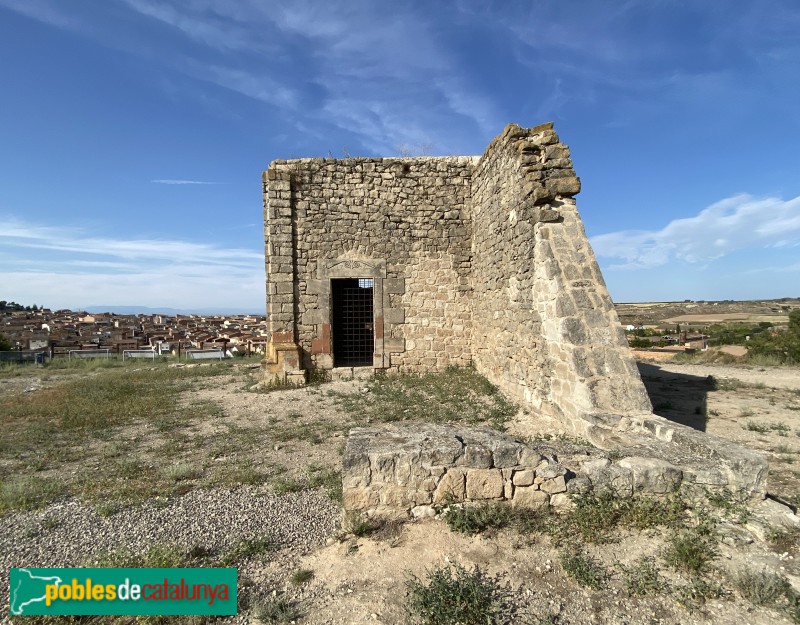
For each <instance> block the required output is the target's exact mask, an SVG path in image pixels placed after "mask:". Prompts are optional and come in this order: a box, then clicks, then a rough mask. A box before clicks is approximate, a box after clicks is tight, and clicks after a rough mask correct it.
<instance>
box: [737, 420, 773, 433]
mask: <svg viewBox="0 0 800 625" xmlns="http://www.w3.org/2000/svg"><path fill="white" fill-rule="evenodd" d="M743 427H744V429H745V430H747V431H748V432H758V433H759V434H766V433H767V432H769V426H767V425H763V424H761V423H756V422H755V421H748V422H747V425H745V426H743Z"/></svg>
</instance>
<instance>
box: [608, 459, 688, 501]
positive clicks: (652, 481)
mask: <svg viewBox="0 0 800 625" xmlns="http://www.w3.org/2000/svg"><path fill="white" fill-rule="evenodd" d="M617 464H618V465H619V466H621V467H624V468H626V469H630V470H631V472H632V473H633V488H634V490H635V491H637V492H639V491H641V492H645V493H656V494H665V493H671V492H674V491H676V490H678V488H679V487H680V485H681V480H682V479H683V472H682V471H681V470H680V469H679V468H678V467H676V466H675V465H673V464H670V463H669V462H667V461H666V460H660V459H658V458H641V457H629V458H623V459H622V460H620V461H619V462H618V463H617Z"/></svg>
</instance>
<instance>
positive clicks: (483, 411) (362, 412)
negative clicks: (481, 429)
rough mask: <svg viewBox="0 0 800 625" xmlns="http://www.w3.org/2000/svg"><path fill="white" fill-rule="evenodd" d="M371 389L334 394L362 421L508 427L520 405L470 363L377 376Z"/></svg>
mask: <svg viewBox="0 0 800 625" xmlns="http://www.w3.org/2000/svg"><path fill="white" fill-rule="evenodd" d="M368 389H369V392H366V393H365V392H357V393H334V392H331V393H329V395H330V396H331V397H333V398H334V400H335V401H336V402H337V403H338V404H339V406H341V407H342V408H343V409H344V410H345V412H348V413H350V414H351V415H352V416H353V417H354V418H355V419H356V421H357V422H359V423H362V422H365V421H368V422H370V423H385V422H391V421H414V420H419V421H426V422H432V423H445V422H450V421H458V422H466V423H473V424H474V423H490V424H491V425H492V426H493V427H495V428H496V429H503V427H504V424H505V422H506V421H507V420H508V419H510V418H511V417H512V416H514V415H515V414H516V411H517V409H516V407H515V406H514V405H513V404H511V403H510V402H509V401H508V400H506V399H505V398H504V397H503V395H502V394H501V393H500V392H499V391H498V390H497V388H496V387H495V386H494V385H493V384H491V383H490V382H489V381H488V380H486V378H484V377H483V376H481V375H480V374H478V373H477V372H476V371H475V370H474V369H473V368H471V367H463V368H460V367H447V369H445V370H444V371H443V372H440V373H426V374H421V375H414V374H403V375H387V376H377V377H375V378H374V379H373V380H372V381H371V382H370V383H369V385H368Z"/></svg>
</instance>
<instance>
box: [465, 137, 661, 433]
mask: <svg viewBox="0 0 800 625" xmlns="http://www.w3.org/2000/svg"><path fill="white" fill-rule="evenodd" d="M579 190H580V181H579V180H578V178H577V177H576V176H575V172H574V171H573V169H572V161H571V159H570V154H569V148H567V146H565V145H563V144H561V143H560V141H559V139H558V136H557V135H556V133H555V131H554V130H553V128H552V124H543V125H541V126H537V127H535V128H530V129H524V128H520V127H519V126H516V125H513V124H512V125H509V126H508V127H506V129H505V131H504V132H503V133H502V134H501V135H499V136H498V137H497V138H496V139H495V140H494V141H493V142H492V143H491V144H490V145H489V147H488V148H487V149H486V152H485V153H484V155H483V157H482V158H481V160H480V162H479V164H478V166H477V168H476V170H475V173H474V174H473V182H472V217H473V233H474V234H473V239H472V254H473V266H472V278H473V289H474V292H473V326H474V332H473V360H474V362H475V364H476V367H477V368H478V370H479V371H480V372H481V373H483V374H484V375H486V376H487V377H488V378H489V379H490V380H492V381H493V382H495V383H496V384H497V385H498V386H500V387H501V388H502V389H503V390H505V391H506V392H508V393H510V394H511V395H513V396H515V397H517V398H519V399H521V400H524V401H525V402H526V403H527V404H529V405H531V406H532V407H533V408H534V409H535V410H536V411H537V412H541V413H544V414H552V415H553V416H557V417H560V418H564V417H567V419H568V420H570V419H572V425H573V429H574V430H575V431H576V432H578V433H581V434H584V433H585V432H584V431H583V430H585V427H586V424H585V423H584V422H583V421H581V420H580V419H575V417H579V416H581V415H585V414H594V413H613V414H618V415H642V414H649V413H650V412H651V406H650V401H649V399H648V397H647V393H646V391H645V389H644V386H643V384H642V382H641V378H640V377H639V373H638V370H637V368H636V363H635V361H634V359H633V357H632V356H631V354H630V351H629V350H628V347H627V342H626V340H625V336H624V333H623V332H622V328H621V327H620V324H619V320H618V318H617V315H616V312H615V311H614V308H613V304H612V302H611V298H610V297H609V295H608V291H607V289H606V286H605V283H604V281H603V278H602V275H601V273H600V269H599V267H598V265H597V261H596V260H595V257H594V254H593V252H592V250H591V248H590V246H589V243H588V239H587V237H586V233H585V232H584V229H583V224H582V222H581V219H580V217H579V215H578V212H577V208H576V205H575V201H574V200H573V199H572V196H574V195H575V194H577V193H578V191H579Z"/></svg>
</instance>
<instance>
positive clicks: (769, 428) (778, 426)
mask: <svg viewBox="0 0 800 625" xmlns="http://www.w3.org/2000/svg"><path fill="white" fill-rule="evenodd" d="M751 414H752V413H751ZM743 427H744V429H745V430H748V431H750V432H758V433H759V434H766V433H767V432H777V433H778V434H779V435H781V436H786V434H787V433H788V432H790V431H791V428H790V427H789V426H788V425H786V424H785V423H781V422H773V423H756V422H755V421H748V422H747V425H745V426H743Z"/></svg>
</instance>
